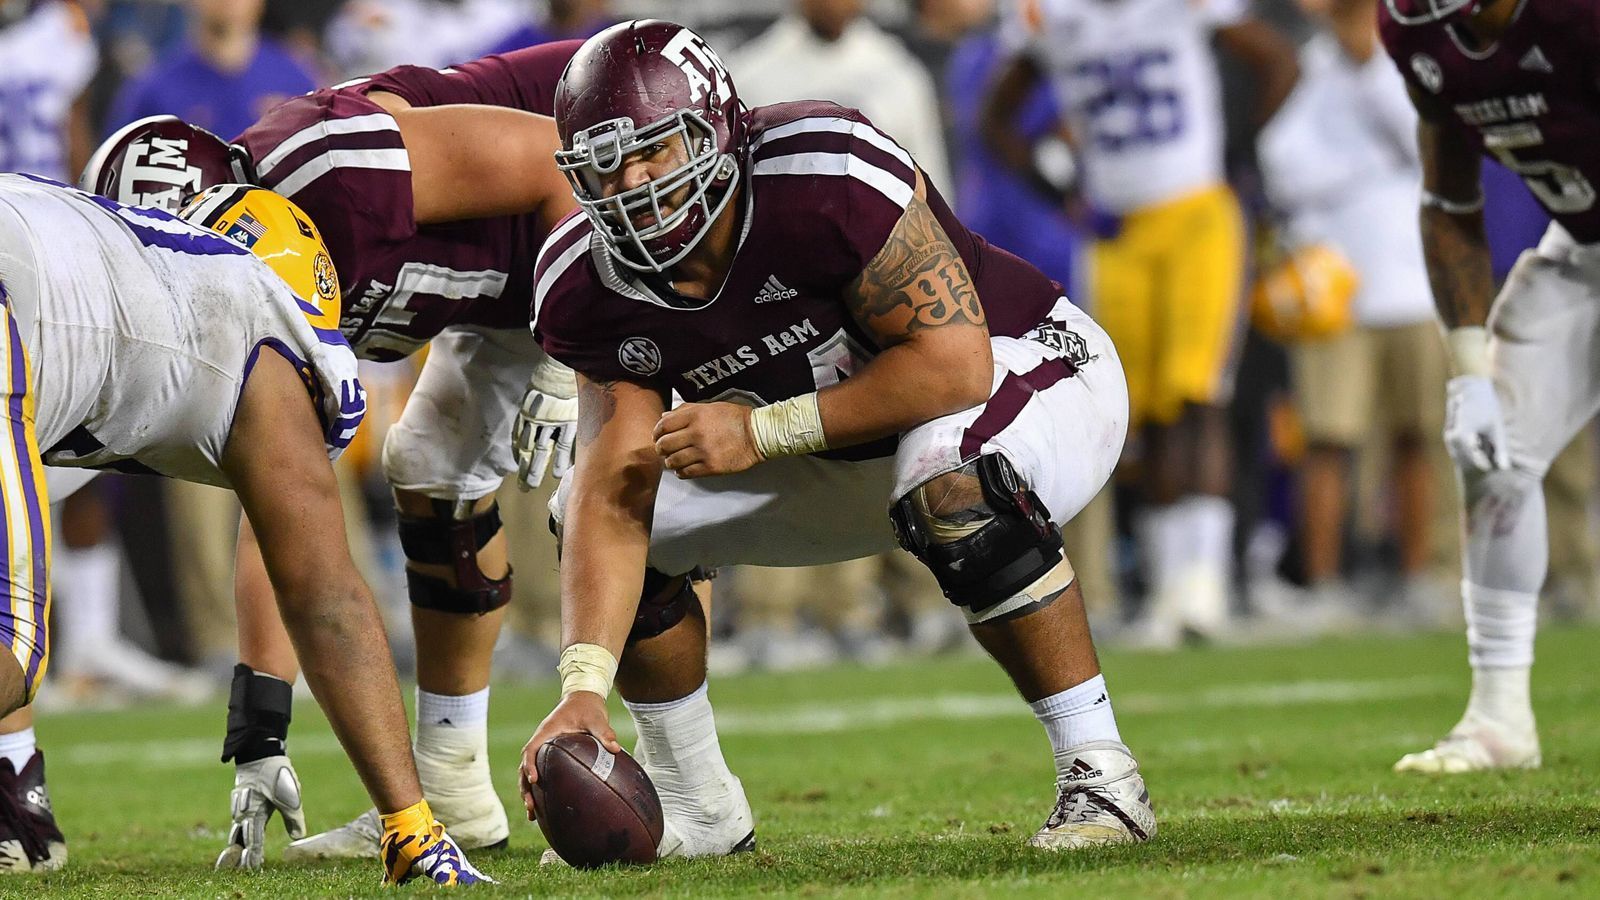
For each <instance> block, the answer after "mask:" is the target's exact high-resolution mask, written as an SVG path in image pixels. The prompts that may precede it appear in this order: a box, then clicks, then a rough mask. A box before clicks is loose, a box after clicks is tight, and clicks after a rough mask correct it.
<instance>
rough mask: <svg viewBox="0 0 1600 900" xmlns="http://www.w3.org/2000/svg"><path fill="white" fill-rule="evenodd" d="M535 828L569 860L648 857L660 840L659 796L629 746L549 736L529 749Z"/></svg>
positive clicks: (585, 863)
mask: <svg viewBox="0 0 1600 900" xmlns="http://www.w3.org/2000/svg"><path fill="white" fill-rule="evenodd" d="M533 762H534V765H535V766H537V767H538V770H539V780H538V781H537V782H535V783H534V784H533V805H534V809H535V810H537V813H538V819H539V830H540V831H543V832H544V838H545V840H547V841H549V842H550V846H551V847H552V848H553V849H554V850H555V851H556V854H557V855H559V856H560V857H561V858H562V859H564V860H566V861H567V863H568V864H570V865H572V866H574V867H576V868H579V869H590V868H594V867H595V866H603V865H607V864H609V863H652V862H655V861H656V845H658V844H659V843H661V828H662V821H661V798H660V797H658V796H656V786H655V785H653V784H651V783H650V777H649V776H647V775H645V774H644V769H642V768H640V766H639V764H638V763H637V762H634V760H633V757H631V756H629V755H628V754H627V753H612V752H611V751H610V750H607V749H606V748H605V747H603V746H601V744H600V741H599V740H597V739H596V738H595V737H594V736H593V735H588V734H563V735H558V736H557V737H554V738H551V739H550V740H548V741H546V742H545V743H544V745H543V746H541V747H540V748H539V752H538V753H537V754H535V756H534V760H533Z"/></svg>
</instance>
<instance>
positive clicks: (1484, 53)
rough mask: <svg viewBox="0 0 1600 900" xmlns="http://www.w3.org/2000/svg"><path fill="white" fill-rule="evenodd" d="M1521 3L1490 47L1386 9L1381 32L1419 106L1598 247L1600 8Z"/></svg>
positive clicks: (1556, 1)
mask: <svg viewBox="0 0 1600 900" xmlns="http://www.w3.org/2000/svg"><path fill="white" fill-rule="evenodd" d="M1518 2H1519V3H1520V5H1519V6H1518V8H1517V10H1516V12H1515V13H1514V14H1513V18H1512V20H1511V23H1510V25H1508V26H1507V28H1506V31H1505V33H1504V34H1502V35H1501V36H1500V40H1499V41H1498V42H1496V43H1494V44H1491V45H1489V46H1487V47H1476V46H1474V45H1473V43H1472V42H1471V41H1470V39H1469V38H1468V37H1467V36H1465V35H1463V34H1461V33H1460V32H1458V31H1456V30H1455V28H1454V26H1451V25H1446V24H1434V25H1426V26H1406V25H1401V24H1399V23H1398V22H1396V21H1395V20H1394V17H1393V15H1392V14H1391V13H1390V12H1389V7H1388V5H1387V4H1385V3H1379V4H1378V30H1379V33H1380V34H1381V35H1382V36H1383V43H1384V46H1385V47H1386V48H1387V49H1388V51H1389V55H1390V56H1391V57H1393V58H1394V62H1395V65H1396V66H1398V67H1399V69H1400V74H1401V75H1403V76H1405V79H1406V83H1407V84H1409V85H1410V87H1411V92H1412V96H1413V97H1415V98H1416V99H1417V104H1418V106H1419V108H1420V109H1422V110H1424V111H1428V110H1432V111H1434V113H1435V115H1434V118H1436V119H1440V120H1442V121H1444V122H1454V123H1458V124H1459V125H1460V126H1461V127H1463V128H1464V129H1465V130H1466V132H1467V134H1468V135H1469V136H1470V139H1471V140H1473V141H1475V142H1476V143H1477V145H1478V147H1479V148H1480V149H1481V150H1482V151H1483V153H1485V154H1486V155H1492V156H1493V157H1495V158H1496V159H1498V160H1499V161H1500V163H1501V164H1502V165H1504V166H1505V167H1506V168H1508V169H1510V170H1512V171H1514V172H1516V173H1517V174H1518V175H1520V176H1522V180H1523V181H1524V182H1525V183H1526V184H1527V185H1528V189H1529V190H1530V191H1532V192H1533V195H1534V197H1536V198H1538V200H1539V203H1540V204H1541V205H1543V206H1544V208H1545V209H1546V210H1548V211H1549V213H1550V215H1551V216H1552V217H1553V218H1554V219H1555V220H1556V221H1557V222H1559V223H1560V224H1561V226H1562V227H1563V228H1565V229H1566V230H1567V231H1568V232H1569V233H1570V234H1571V235H1572V237H1573V238H1574V239H1576V240H1577V241H1578V242H1579V243H1581V244H1592V243H1595V242H1600V209H1597V208H1596V204H1595V199H1596V198H1595V188H1594V185H1595V182H1596V181H1597V180H1600V6H1597V5H1596V4H1595V3H1594V2H1593V0H1539V2H1537V3H1531V2H1527V0H1518Z"/></svg>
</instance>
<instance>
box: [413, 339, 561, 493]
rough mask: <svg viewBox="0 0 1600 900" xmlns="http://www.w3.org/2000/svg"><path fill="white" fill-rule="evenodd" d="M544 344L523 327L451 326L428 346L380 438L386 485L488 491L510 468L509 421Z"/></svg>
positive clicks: (513, 462) (419, 489)
mask: <svg viewBox="0 0 1600 900" xmlns="http://www.w3.org/2000/svg"><path fill="white" fill-rule="evenodd" d="M543 358H544V351H543V350H540V349H539V345H538V343H537V342H536V341H535V340H534V339H533V335H532V334H531V333H530V332H529V331H528V329H526V328H511V329H496V328H478V327H475V326H453V327H450V328H446V329H445V330H444V331H442V332H440V334H439V336H438V337H435V338H434V339H433V341H432V343H430V344H429V345H428V361H427V362H426V363H424V364H423V366H422V374H421V376H420V377H418V379H417V386H416V389H415V390H413V391H412V392H411V398H410V399H409V400H407V401H406V408H405V410H404V411H403V412H402V413H401V414H400V421H398V422H396V423H395V424H394V426H393V427H391V428H390V429H389V434H388V436H387V437H386V438H385V439H384V442H383V472H384V475H385V476H387V477H388V479H389V484H390V485H391V486H392V487H395V488H399V489H401V490H406V491H413V492H415V493H419V494H423V495H425V496H428V497H435V498H438V499H441V500H476V499H477V498H479V497H483V496H487V495H488V494H492V493H494V492H495V491H496V490H498V489H499V487H500V482H501V481H502V480H503V479H504V478H505V476H506V475H507V474H508V473H510V472H511V471H512V470H513V469H515V468H516V467H517V464H516V460H515V459H514V458H513V457H512V454H511V425H512V422H513V421H514V420H515V419H516V415H517V408H518V407H519V405H520V404H521V403H522V394H523V392H524V391H525V390H526V389H527V387H528V376H529V375H531V374H532V372H533V367H534V365H535V364H537V363H538V361H539V360H541V359H543Z"/></svg>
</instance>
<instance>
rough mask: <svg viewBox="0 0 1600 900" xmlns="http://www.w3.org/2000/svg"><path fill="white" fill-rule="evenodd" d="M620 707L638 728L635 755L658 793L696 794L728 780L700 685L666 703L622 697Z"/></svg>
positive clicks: (730, 776)
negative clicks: (633, 700)
mask: <svg viewBox="0 0 1600 900" xmlns="http://www.w3.org/2000/svg"><path fill="white" fill-rule="evenodd" d="M623 705H624V706H626V707H627V708H628V712H629V713H630V714H631V715H632V716H633V724H634V727H635V728H636V729H637V730H638V732H639V741H638V743H637V744H636V745H635V746H634V756H636V757H637V758H638V760H639V764H640V765H642V766H646V767H647V768H648V769H649V772H650V780H651V781H653V782H655V785H656V790H657V791H659V792H660V793H661V794H662V795H663V797H665V796H667V795H669V794H676V795H679V796H683V797H699V796H703V795H704V791H705V789H706V788H707V787H714V786H721V785H729V784H730V783H731V782H732V780H733V773H732V772H730V771H729V770H728V763H727V760H725V759H723V758H722V745H721V744H720V743H718V741H717V722H716V718H715V716H713V715H712V712H711V699H710V697H709V696H708V695H707V693H706V685H705V684H703V683H702V684H701V685H700V687H698V688H696V689H695V690H694V691H693V692H692V693H690V694H689V695H688V696H686V697H681V698H679V699H677V700H669V701H667V702H666V703H629V702H627V701H623Z"/></svg>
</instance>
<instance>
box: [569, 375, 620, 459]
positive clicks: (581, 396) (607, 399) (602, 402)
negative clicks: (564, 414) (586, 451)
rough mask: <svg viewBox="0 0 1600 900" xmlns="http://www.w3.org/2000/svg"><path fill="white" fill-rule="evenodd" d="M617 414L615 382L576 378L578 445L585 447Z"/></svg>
mask: <svg viewBox="0 0 1600 900" xmlns="http://www.w3.org/2000/svg"><path fill="white" fill-rule="evenodd" d="M616 414H617V383H616V382H615V381H589V380H588V379H586V378H580V379H578V446H580V447H586V446H588V445H589V444H591V443H593V442H594V440H595V438H597V437H599V436H600V429H602V428H604V427H605V425H606V423H607V422H609V421H611V417H612V416H614V415H616Z"/></svg>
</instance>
